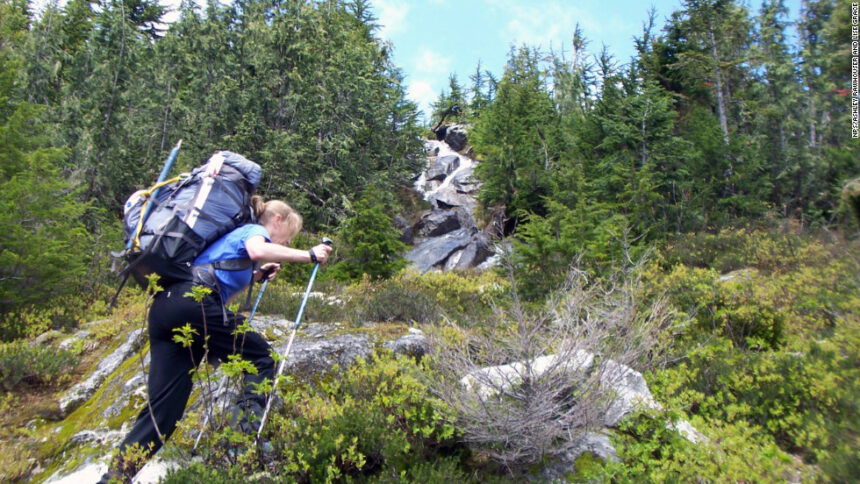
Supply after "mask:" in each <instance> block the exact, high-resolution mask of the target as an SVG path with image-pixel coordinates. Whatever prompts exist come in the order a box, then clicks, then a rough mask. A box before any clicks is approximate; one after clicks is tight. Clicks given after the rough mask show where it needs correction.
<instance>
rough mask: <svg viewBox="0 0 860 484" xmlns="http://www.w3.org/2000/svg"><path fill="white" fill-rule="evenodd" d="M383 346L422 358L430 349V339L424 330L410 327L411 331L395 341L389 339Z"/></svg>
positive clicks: (397, 352)
mask: <svg viewBox="0 0 860 484" xmlns="http://www.w3.org/2000/svg"><path fill="white" fill-rule="evenodd" d="M382 346H384V347H386V348H388V349H390V350H391V351H393V352H394V353H396V354H401V355H407V356H412V357H415V358H420V357H422V356H424V355H425V354H427V352H428V351H429V350H430V341H429V340H428V339H427V337H426V336H424V332H423V331H421V330H420V329H417V328H409V333H408V334H406V335H404V336H401V337H400V338H397V339H396V340H393V341H387V342H385V343H383V344H382Z"/></svg>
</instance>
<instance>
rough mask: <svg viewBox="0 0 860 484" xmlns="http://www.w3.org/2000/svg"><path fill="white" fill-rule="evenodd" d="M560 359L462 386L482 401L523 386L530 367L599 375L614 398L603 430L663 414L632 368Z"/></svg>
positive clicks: (468, 379) (687, 434) (691, 432)
mask: <svg viewBox="0 0 860 484" xmlns="http://www.w3.org/2000/svg"><path fill="white" fill-rule="evenodd" d="M557 358H558V357H557V356H556V355H547V356H541V357H538V358H535V359H534V360H532V361H531V364H530V365H526V364H525V363H524V362H514V363H510V364H507V365H499V366H491V367H486V368H481V369H479V370H475V371H473V372H471V373H469V374H468V375H466V376H464V377H463V378H462V379H461V380H460V383H461V384H462V385H463V386H464V387H465V388H466V389H468V390H470V391H472V392H474V393H475V394H477V395H478V396H479V397H480V398H482V399H487V398H492V397H493V396H495V395H496V394H498V393H500V392H506V391H508V390H510V389H512V388H514V387H515V386H517V385H519V384H520V382H521V381H522V375H523V374H525V373H526V368H527V367H528V369H529V370H530V372H531V373H530V375H531V376H532V377H540V376H541V375H543V374H544V373H546V372H548V371H553V372H559V371H560V372H564V373H562V374H565V375H566V374H570V375H571V380H575V378H574V375H575V374H576V373H580V374H581V372H584V371H597V372H598V378H599V382H600V386H601V387H602V388H604V389H606V390H609V391H610V395H611V396H612V400H611V401H610V402H609V405H608V407H607V408H606V409H605V412H603V415H602V416H601V417H600V424H601V425H602V426H603V427H616V426H617V425H618V423H619V422H620V421H621V420H622V419H623V418H624V417H626V416H627V415H630V414H631V413H633V412H636V411H639V410H642V409H653V410H662V406H661V405H660V404H659V403H657V402H656V401H655V400H654V398H653V397H652V396H651V391H650V390H649V389H648V384H647V382H646V381H645V378H643V377H642V374H641V373H639V372H638V371H635V370H633V369H632V368H630V367H628V366H625V365H621V364H619V363H616V362H614V361H612V360H608V361H605V362H603V363H602V364H600V365H599V366H598V367H597V368H596V369H594V368H593V366H594V355H593V354H591V353H589V352H587V351H584V350H577V351H576V352H575V353H574V354H573V355H572V357H571V358H570V359H569V360H568V361H566V362H559V361H557ZM669 428H671V429H672V430H675V431H677V432H678V433H680V434H681V435H682V436H683V437H684V438H686V439H688V440H690V441H691V442H706V441H707V437H705V436H704V435H702V434H701V433H700V432H698V431H697V430H696V429H695V428H693V426H692V425H691V424H690V423H689V422H687V421H685V420H679V421H678V422H674V423H673V424H671V425H670V426H669Z"/></svg>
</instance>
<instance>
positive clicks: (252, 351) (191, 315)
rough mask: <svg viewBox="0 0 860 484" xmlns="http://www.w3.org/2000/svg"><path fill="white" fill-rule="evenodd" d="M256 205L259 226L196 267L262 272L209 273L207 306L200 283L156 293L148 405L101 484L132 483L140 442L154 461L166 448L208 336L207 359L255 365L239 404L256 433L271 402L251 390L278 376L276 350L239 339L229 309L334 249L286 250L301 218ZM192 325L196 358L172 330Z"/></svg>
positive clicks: (240, 232) (278, 205)
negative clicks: (195, 292) (129, 456)
mask: <svg viewBox="0 0 860 484" xmlns="http://www.w3.org/2000/svg"><path fill="white" fill-rule="evenodd" d="M251 205H252V208H253V210H254V213H255V215H256V216H257V220H259V224H246V225H242V226H240V227H238V228H236V229H234V230H233V231H231V232H229V233H228V234H227V235H225V236H223V237H221V238H220V239H218V240H217V241H215V242H214V243H213V244H212V245H210V246H209V247H208V248H207V249H205V250H204V251H203V252H202V253H201V254H200V255H199V256H198V257H197V259H196V260H195V262H194V264H195V268H197V267H207V265H209V264H212V263H214V262H217V261H225V260H235V259H239V260H241V259H250V260H251V261H254V262H255V263H257V264H261V265H260V267H259V269H258V270H253V267H252V266H248V267H246V268H245V269H240V270H225V269H211V271H212V273H214V276H215V279H216V280H215V281H207V282H208V284H206V285H209V286H214V288H215V290H213V294H210V295H208V296H206V297H205V298H204V299H203V302H202V305H201V303H198V302H195V301H194V300H192V299H190V298H188V297H185V296H184V294H185V293H187V292H189V291H190V290H191V288H192V286H194V285H199V284H200V282H191V281H185V282H177V283H173V284H170V285H168V286H167V287H165V288H164V289H163V290H162V291H160V292H159V293H157V294H156V295H155V298H154V300H153V303H152V308H151V309H150V311H149V340H150V354H151V363H150V369H149V380H148V388H147V390H148V395H149V405H147V406H146V407H144V409H143V410H142V411H141V412H140V415H139V416H138V418H137V421H136V422H135V423H134V427H132V429H131V431H130V432H129V433H128V435H127V436H126V438H125V440H123V442H122V443H121V444H120V446H119V449H118V451H119V453H118V455H117V456H116V457H115V458H114V459H113V461H112V462H111V466H110V468H109V472H108V473H106V474H105V475H104V476H102V479H101V481H99V482H100V483H106V482H108V481H109V480H110V479H111V478H113V479H119V480H120V481H122V482H126V481H127V482H130V481H131V479H132V478H133V477H134V475H135V474H136V473H137V471H138V470H140V467H142V462H140V459H135V460H133V461H131V462H126V461H124V459H123V453H124V451H126V450H127V449H128V448H130V447H132V446H134V445H135V444H138V445H140V446H141V447H142V449H143V451H144V455H145V456H146V457H147V458H148V457H150V456H151V455H153V454H154V453H155V452H156V451H157V450H158V449H159V448H161V446H162V445H163V443H164V442H163V441H162V439H167V438H168V437H169V436H170V435H171V434H172V433H173V431H174V429H175V428H176V423H177V422H178V421H179V419H180V418H181V417H182V414H183V412H184V411H185V405H186V403H187V402H188V397H189V395H190V394H191V387H192V381H191V370H193V369H194V368H196V367H197V366H198V365H199V364H200V361H201V359H202V358H203V356H204V348H203V341H204V336H208V338H209V339H208V351H209V354H208V355H207V356H208V357H209V358H210V359H213V358H214V359H218V360H222V361H226V360H227V356H228V355H230V354H232V353H234V349H235V352H236V353H239V354H241V356H242V358H244V359H245V360H248V361H250V362H251V363H252V364H253V365H254V366H255V367H256V368H257V372H258V373H257V374H256V375H250V374H246V375H245V378H244V383H245V387H244V393H243V395H242V396H241V397H240V398H239V401H238V402H237V404H238V406H239V408H241V409H242V410H243V411H244V412H243V413H244V414H245V416H246V417H245V421H244V422H241V423H240V429H242V430H243V431H245V432H256V430H257V428H256V425H257V424H256V422H249V421H247V415H249V414H253V415H256V416H260V415H262V408H263V407H264V406H265V397H264V396H263V395H257V394H254V393H252V390H253V389H254V384H255V383H260V382H262V381H263V380H264V379H266V378H268V379H269V380H271V379H272V377H273V376H274V373H275V371H274V370H275V368H274V361H273V360H272V358H271V356H270V349H271V347H270V346H269V344H268V343H267V342H266V340H265V339H264V338H263V337H262V336H261V335H260V334H259V333H256V332H249V333H244V334H243V335H241V336H239V338H241V339H243V341H240V342H235V337H234V335H233V331H234V330H235V329H236V326H237V325H239V324H241V323H242V322H243V321H244V317H243V316H241V315H239V314H235V313H233V312H231V311H229V310H227V309H226V305H227V304H228V303H229V301H230V300H231V299H232V298H233V297H234V296H235V295H237V294H239V293H240V292H242V290H243V288H245V287H247V286H248V285H250V284H251V283H252V280H260V279H261V278H262V276H263V274H264V273H267V272H269V271H271V274H269V275H268V277H269V279H270V280H271V279H272V278H273V277H274V275H275V272H277V271H278V270H279V269H280V267H281V266H280V263H281V262H320V263H325V262H326V259H327V258H328V256H329V253H330V252H331V250H332V249H331V247H329V246H328V245H325V244H320V245H317V246H315V247H313V248H312V249H310V250H307V251H305V250H299V249H293V248H290V247H288V245H289V244H290V242H291V241H292V239H293V237H295V235H296V234H297V233H299V231H300V230H301V228H302V217H301V215H299V213H298V212H296V211H295V210H294V209H293V208H292V207H290V206H289V205H287V204H286V203H284V202H282V201H279V200H270V201H268V202H263V199H262V198H261V197H259V196H254V197H253V198H252V199H251ZM208 267H210V268H211V267H212V266H211V265H209V266H208ZM195 274H196V271H195ZM195 279H198V277H195ZM186 323H189V324H190V325H191V327H192V328H193V329H194V330H195V331H196V334H195V335H194V343H193V345H192V350H193V361H192V357H191V353H190V352H189V349H188V348H185V347H183V346H182V345H181V344H179V343H177V342H174V341H173V336H174V335H175V334H176V333H175V332H174V331H173V330H174V329H176V328H179V327H182V326H184V325H185V324H186ZM150 405H151V407H152V415H151V414H150ZM159 434H160V436H159Z"/></svg>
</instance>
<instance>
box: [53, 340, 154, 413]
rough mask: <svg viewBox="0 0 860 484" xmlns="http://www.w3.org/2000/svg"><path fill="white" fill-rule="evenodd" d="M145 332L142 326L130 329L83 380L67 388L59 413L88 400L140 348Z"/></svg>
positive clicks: (74, 407) (69, 411) (61, 400)
mask: <svg viewBox="0 0 860 484" xmlns="http://www.w3.org/2000/svg"><path fill="white" fill-rule="evenodd" d="M145 336H146V334H145V332H144V330H143V328H140V329H136V330H134V331H132V332H131V333H130V334H129V335H128V338H127V339H126V341H125V343H123V344H122V345H120V347H119V348H117V349H116V350H114V351H113V352H112V353H111V354H110V355H108V356H107V358H105V359H104V360H102V361H101V363H99V365H98V367H97V368H96V370H95V371H94V372H93V373H92V374H91V375H90V376H89V377H88V378H87V379H86V380H84V381H82V382H80V383H78V384H76V385H75V386H73V387H72V388H71V389H69V391H68V392H66V394H65V395H64V396H63V397H62V398H60V413H61V414H62V415H63V416H66V415H68V414H69V413H71V412H72V411H73V410H74V409H76V408H78V406H80V405H81V404H82V403H84V402H86V401H87V400H89V398H90V397H91V396H93V394H94V393H95V392H96V390H98V388H99V385H101V384H102V382H103V381H104V380H105V378H107V377H108V375H110V374H111V373H113V371H114V370H116V369H117V367H119V365H121V364H122V362H123V361H125V360H126V358H128V357H130V356H131V355H133V354H134V353H135V352H136V351H137V350H138V349H140V347H141V345H142V344H143V342H144V340H145V339H146V337H145Z"/></svg>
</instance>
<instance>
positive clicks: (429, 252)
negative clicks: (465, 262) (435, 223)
mask: <svg viewBox="0 0 860 484" xmlns="http://www.w3.org/2000/svg"><path fill="white" fill-rule="evenodd" d="M472 234H473V230H472V229H457V230H454V231H453V232H449V233H447V234H445V235H442V236H440V237H434V238H430V239H426V240H424V241H423V242H421V243H419V244H418V245H417V246H416V247H415V248H413V249H412V250H410V251H409V252H407V253H406V256H405V257H406V259H408V260H410V261H411V262H412V266H413V267H415V268H416V269H417V270H418V271H419V272H422V273H423V272H427V271H429V270H430V269H432V268H433V267H435V266H440V265H442V264H444V263H445V261H446V260H447V259H448V257H449V256H450V255H451V254H452V253H454V252H455V251H458V250H460V249H463V248H465V247H466V246H467V245H469V243H470V242H471V241H472Z"/></svg>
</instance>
